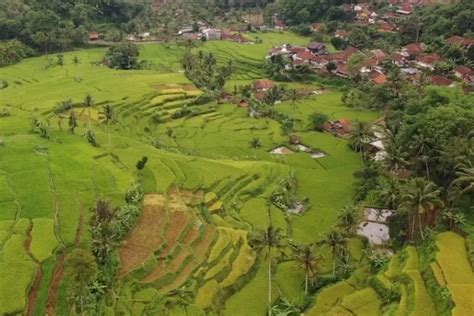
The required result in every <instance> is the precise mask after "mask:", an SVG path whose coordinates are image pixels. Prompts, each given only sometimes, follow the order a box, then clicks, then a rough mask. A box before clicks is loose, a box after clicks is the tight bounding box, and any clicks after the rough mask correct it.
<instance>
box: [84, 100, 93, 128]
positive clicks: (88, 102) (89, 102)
mask: <svg viewBox="0 0 474 316" xmlns="http://www.w3.org/2000/svg"><path fill="white" fill-rule="evenodd" d="M83 105H84V107H86V108H87V116H88V125H89V130H90V129H91V107H93V106H94V99H93V98H92V96H91V95H90V94H88V95H86V97H85V98H84V102H83Z"/></svg>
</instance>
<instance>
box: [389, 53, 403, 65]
mask: <svg viewBox="0 0 474 316" xmlns="http://www.w3.org/2000/svg"><path fill="white" fill-rule="evenodd" d="M388 58H389V59H390V60H391V62H392V64H394V65H396V66H397V67H403V66H405V65H406V57H405V56H403V55H402V54H400V53H393V54H391V55H390V56H389V57H388Z"/></svg>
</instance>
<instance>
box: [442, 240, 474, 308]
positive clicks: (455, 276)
mask: <svg viewBox="0 0 474 316" xmlns="http://www.w3.org/2000/svg"><path fill="white" fill-rule="evenodd" d="M436 246H437V247H438V249H439V251H438V253H437V254H436V262H437V263H438V264H439V268H440V270H441V275H440V274H438V275H439V277H438V278H439V279H441V280H443V277H444V282H446V284H447V287H448V289H449V291H450V292H451V296H452V298H453V301H454V304H455V306H454V309H453V310H452V314H453V315H454V316H463V315H473V314H474V299H473V298H474V273H473V271H472V268H471V265H470V263H469V259H468V256H467V251H466V242H465V240H464V238H462V237H461V236H459V235H457V234H455V233H453V232H445V233H441V234H439V235H438V236H437V237H436Z"/></svg>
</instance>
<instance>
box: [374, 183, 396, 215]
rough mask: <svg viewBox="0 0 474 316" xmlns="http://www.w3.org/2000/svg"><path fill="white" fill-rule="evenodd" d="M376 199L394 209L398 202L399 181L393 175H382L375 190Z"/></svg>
mask: <svg viewBox="0 0 474 316" xmlns="http://www.w3.org/2000/svg"><path fill="white" fill-rule="evenodd" d="M377 195H378V199H379V200H380V201H381V202H382V203H384V206H385V207H388V208H390V209H394V208H397V207H398V204H399V203H400V181H399V180H398V179H397V178H395V177H384V178H382V179H381V180H380V184H379V188H378V190H377Z"/></svg>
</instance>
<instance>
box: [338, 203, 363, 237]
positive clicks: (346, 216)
mask: <svg viewBox="0 0 474 316" xmlns="http://www.w3.org/2000/svg"><path fill="white" fill-rule="evenodd" d="M357 217H358V216H357V208H356V207H355V206H354V205H346V206H344V207H343V208H342V210H341V213H340V214H339V216H338V219H339V222H340V224H341V226H342V227H343V228H344V229H345V230H346V232H348V234H349V235H351V234H353V233H354V228H355V225H356V224H357Z"/></svg>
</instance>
